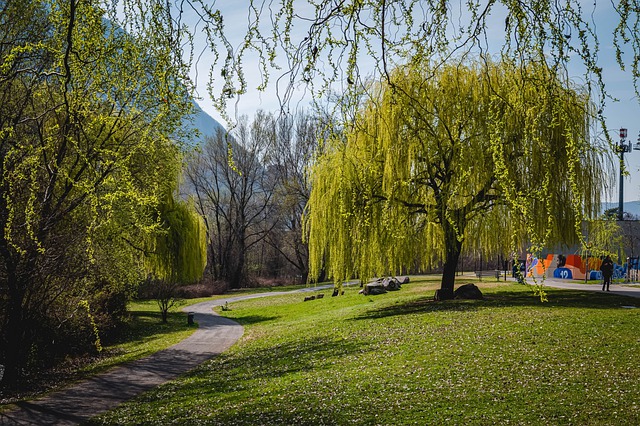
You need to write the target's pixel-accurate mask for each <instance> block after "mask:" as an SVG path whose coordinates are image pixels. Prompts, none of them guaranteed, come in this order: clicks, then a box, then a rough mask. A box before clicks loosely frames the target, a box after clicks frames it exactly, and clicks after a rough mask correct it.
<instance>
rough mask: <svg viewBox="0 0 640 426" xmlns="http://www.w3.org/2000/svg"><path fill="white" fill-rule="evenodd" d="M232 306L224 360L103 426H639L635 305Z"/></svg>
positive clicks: (351, 295)
mask: <svg viewBox="0 0 640 426" xmlns="http://www.w3.org/2000/svg"><path fill="white" fill-rule="evenodd" d="M436 286H437V283H436V282H435V281H421V282H415V283H411V284H408V285H405V286H403V289H402V290H401V291H399V292H394V293H387V294H385V295H380V296H372V297H366V296H363V295H359V294H357V291H358V289H357V288H349V289H347V291H346V294H345V295H344V296H341V297H336V298H332V297H329V296H330V292H329V291H326V292H325V293H327V294H326V296H325V298H324V299H320V300H314V301H310V302H302V299H303V295H301V294H296V295H288V296H277V297H270V298H263V299H253V300H248V301H243V302H238V303H234V304H230V307H231V308H232V310H231V311H226V312H223V314H224V315H225V316H229V317H230V318H233V319H235V320H236V321H238V322H240V323H242V324H243V325H244V326H245V336H244V337H243V339H242V340H241V341H240V342H239V343H238V344H236V345H235V346H234V347H232V349H231V350H230V351H228V352H227V353H225V354H223V355H221V356H218V357H216V358H214V359H212V360H210V361H209V362H207V363H205V364H203V365H202V366H201V367H200V368H199V369H197V370H195V371H193V372H191V373H189V374H187V375H186V376H184V377H182V378H181V379H179V380H177V381H175V382H172V383H169V384H167V385H164V386H161V387H159V388H158V389H157V390H154V391H152V392H149V393H147V394H145V395H143V396H141V397H139V398H137V399H136V400H134V401H132V402H129V403H127V404H124V405H123V406H121V407H120V408H118V409H116V410H115V411H113V412H110V413H107V414H105V415H103V416H101V417H100V418H98V419H96V420H95V421H94V423H95V424H110V425H115V424H118V425H120V424H159V425H160V424H162V425H165V424H190V425H191V424H211V425H274V424H278V425H282V424H286V425H293V424H296V425H348V424H357V425H396V424H420V425H424V424H460V425H469V424H478V425H485V424H494V423H495V424H535V425H538V424H550V425H557V424H575V425H604V424H621V425H629V424H640V409H639V408H640V402H639V401H640V368H639V367H638V361H639V359H638V355H639V354H640V351H639V350H638V349H639V348H640V333H639V331H640V309H626V308H622V306H627V305H636V306H640V300H638V299H627V298H623V297H618V296H613V295H611V294H604V293H598V292H594V293H591V292H578V291H566V290H554V289H548V293H549V302H548V303H544V304H543V303H541V302H540V301H539V299H537V298H535V297H534V296H532V295H531V291H530V290H528V289H527V288H525V287H523V286H520V285H514V284H509V283H507V284H505V283H500V284H496V283H490V282H487V281H483V282H482V284H481V286H482V290H483V292H484V293H485V295H486V300H484V301H449V302H444V303H435V302H432V301H431V297H432V296H433V290H434V289H435V288H436Z"/></svg>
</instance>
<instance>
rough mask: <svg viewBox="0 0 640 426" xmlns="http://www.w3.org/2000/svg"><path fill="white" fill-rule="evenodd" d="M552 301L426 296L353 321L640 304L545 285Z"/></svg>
mask: <svg viewBox="0 0 640 426" xmlns="http://www.w3.org/2000/svg"><path fill="white" fill-rule="evenodd" d="M545 291H546V293H547V297H548V301H547V302H542V301H540V298H539V297H538V296H536V295H534V294H533V293H532V292H531V291H500V292H488V293H486V294H485V295H484V297H485V298H484V299H483V300H447V301H444V302H436V301H434V300H433V297H422V298H419V299H416V300H412V301H409V302H405V303H400V304H396V305H393V306H385V307H382V308H376V309H371V310H369V311H368V312H366V313H364V314H363V315H359V316H357V317H355V318H353V320H368V319H379V318H386V317H393V316H402V315H411V314H428V313H431V312H443V311H450V312H464V311H477V310H480V309H486V308H496V307H498V308H500V307H503V308H509V307H522V306H529V307H536V308H540V309H555V308H567V309H620V307H621V306H622V305H633V306H636V305H640V301H639V300H638V299H637V298H632V297H627V296H619V295H612V294H605V293H600V292H592V291H578V290H563V289H552V288H545Z"/></svg>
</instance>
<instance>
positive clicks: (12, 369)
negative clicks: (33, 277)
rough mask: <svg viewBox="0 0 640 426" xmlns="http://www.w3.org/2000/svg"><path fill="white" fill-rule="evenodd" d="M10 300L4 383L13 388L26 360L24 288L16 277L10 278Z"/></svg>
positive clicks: (6, 329) (4, 385)
mask: <svg viewBox="0 0 640 426" xmlns="http://www.w3.org/2000/svg"><path fill="white" fill-rule="evenodd" d="M8 281H9V283H8V284H9V300H8V312H7V322H6V328H5V330H4V331H5V343H6V345H7V346H6V349H5V359H4V367H5V370H4V377H3V379H2V385H3V387H6V388H13V387H14V386H15V385H17V383H18V380H19V379H20V370H21V369H22V367H23V366H24V364H25V362H26V359H25V357H26V352H25V350H24V349H25V346H28V345H26V342H25V339H24V336H25V329H24V327H25V325H24V324H25V321H24V312H23V308H22V303H23V300H24V291H22V289H23V288H24V287H23V286H22V285H21V283H19V282H17V279H16V278H15V277H13V278H9V280H8ZM12 281H13V282H12Z"/></svg>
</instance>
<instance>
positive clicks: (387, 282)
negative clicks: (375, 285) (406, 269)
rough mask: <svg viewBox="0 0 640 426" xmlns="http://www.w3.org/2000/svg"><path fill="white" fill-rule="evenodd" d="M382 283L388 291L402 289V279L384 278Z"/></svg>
mask: <svg viewBox="0 0 640 426" xmlns="http://www.w3.org/2000/svg"><path fill="white" fill-rule="evenodd" d="M382 285H383V286H384V288H385V290H387V291H396V290H400V287H401V286H400V281H398V280H397V279H396V278H385V279H384V280H382Z"/></svg>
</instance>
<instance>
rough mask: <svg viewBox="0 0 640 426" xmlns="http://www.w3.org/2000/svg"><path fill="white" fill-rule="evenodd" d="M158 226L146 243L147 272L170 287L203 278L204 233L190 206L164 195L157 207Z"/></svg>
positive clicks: (204, 264) (170, 194)
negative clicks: (147, 247) (148, 246)
mask: <svg viewBox="0 0 640 426" xmlns="http://www.w3.org/2000/svg"><path fill="white" fill-rule="evenodd" d="M158 222H159V229H158V231H157V232H156V234H155V236H153V237H152V238H151V239H150V240H149V244H150V250H149V252H150V253H151V254H150V255H149V256H147V257H146V263H147V269H148V270H149V272H150V273H152V275H153V276H154V277H156V278H158V279H161V280H163V281H166V282H170V283H181V284H186V283H192V282H194V281H197V280H199V279H200V278H202V273H203V272H204V268H205V266H206V263H207V249H206V244H207V242H206V230H205V226H204V221H203V220H202V217H201V216H200V215H199V214H198V212H197V211H196V209H195V207H194V205H193V202H192V201H183V200H175V199H174V197H173V195H172V193H168V194H166V195H165V197H164V199H163V200H162V202H161V203H160V205H159V206H158Z"/></svg>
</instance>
